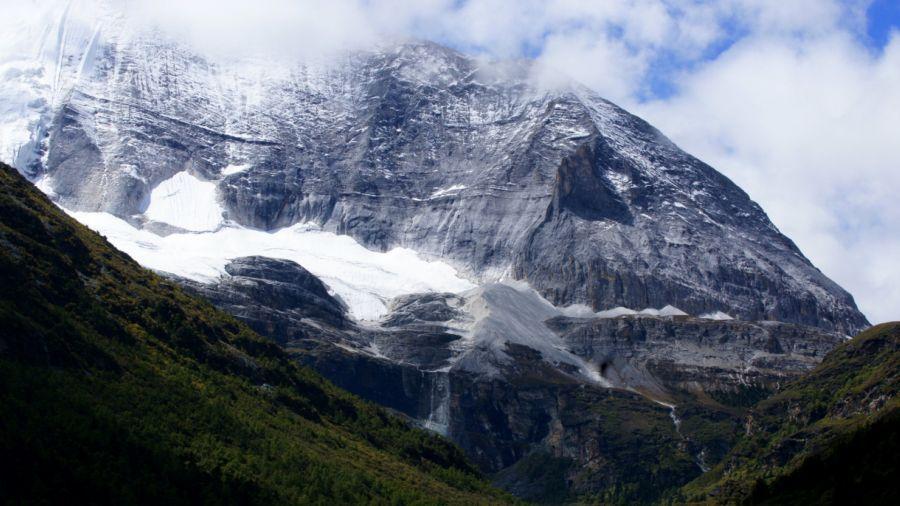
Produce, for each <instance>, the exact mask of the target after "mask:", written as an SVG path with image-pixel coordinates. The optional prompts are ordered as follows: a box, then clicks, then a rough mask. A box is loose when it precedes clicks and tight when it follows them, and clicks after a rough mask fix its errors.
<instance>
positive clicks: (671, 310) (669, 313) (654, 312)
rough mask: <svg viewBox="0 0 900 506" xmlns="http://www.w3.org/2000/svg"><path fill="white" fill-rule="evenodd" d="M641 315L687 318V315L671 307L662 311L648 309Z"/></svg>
mask: <svg viewBox="0 0 900 506" xmlns="http://www.w3.org/2000/svg"><path fill="white" fill-rule="evenodd" d="M639 314H642V315H644V316H687V313H685V312H684V311H682V310H680V309H678V308H677V307H675V306H671V305H669V306H666V307H664V308H662V309H653V308H647V309H644V310H643V311H641V312H640V313H639Z"/></svg>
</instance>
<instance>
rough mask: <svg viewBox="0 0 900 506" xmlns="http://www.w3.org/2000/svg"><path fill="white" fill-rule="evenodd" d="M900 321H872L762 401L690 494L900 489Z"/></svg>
mask: <svg viewBox="0 0 900 506" xmlns="http://www.w3.org/2000/svg"><path fill="white" fill-rule="evenodd" d="M898 390H900V323H887V324H883V325H878V326H875V327H872V328H871V329H869V330H867V331H865V332H863V333H861V334H860V335H859V336H857V337H855V338H854V339H853V340H852V341H849V342H847V343H844V344H842V345H841V346H839V347H838V348H836V349H835V350H834V351H833V352H831V353H830V354H829V355H828V356H827V357H826V358H825V360H824V361H823V362H822V364H820V365H819V366H818V367H817V368H816V369H815V370H814V371H812V372H811V373H810V374H809V375H807V376H804V377H803V378H801V379H799V380H797V381H795V382H793V383H792V384H789V385H787V386H786V387H785V388H784V389H782V390H781V391H780V392H779V393H778V394H776V395H774V396H772V397H770V398H768V399H765V400H763V401H761V402H760V403H759V404H757V405H756V406H755V407H754V409H753V410H752V411H751V415H750V418H748V423H747V427H746V430H747V436H746V437H744V438H743V439H742V440H741V442H740V443H739V444H738V445H737V446H736V447H735V448H734V450H733V451H732V452H731V453H730V454H729V456H728V457H726V458H725V459H724V461H723V462H722V463H720V464H719V465H718V466H716V468H714V469H713V470H712V471H711V472H710V473H708V474H706V475H704V476H702V477H700V478H698V479H697V480H695V481H694V482H692V483H691V484H689V485H688V486H686V487H685V489H684V493H685V498H686V499H689V500H696V501H709V502H721V503H729V504H733V503H761V504H828V503H847V504H850V503H858V504H887V503H890V502H891V501H893V500H895V499H896V497H898V495H900V483H898V482H897V480H896V475H897V471H898V460H897V455H900V409H898V408H900V400H898V398H897V393H898Z"/></svg>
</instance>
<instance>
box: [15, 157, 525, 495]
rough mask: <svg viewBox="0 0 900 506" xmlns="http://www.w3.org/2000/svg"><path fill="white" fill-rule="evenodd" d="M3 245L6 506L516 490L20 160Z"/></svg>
mask: <svg viewBox="0 0 900 506" xmlns="http://www.w3.org/2000/svg"><path fill="white" fill-rule="evenodd" d="M0 244H2V246H3V247H2V248H0V282H2V286H3V287H4V288H3V290H2V291H0V404H2V406H3V413H4V414H3V416H0V451H2V453H3V455H4V459H3V464H2V472H0V502H2V503H4V504H17V503H30V504H35V503H91V504H106V503H109V504H123V503H147V504H159V503H167V504H174V503H179V504H180V503H185V504H187V503H197V502H203V503H216V504H251V503H252V504H272V503H276V504H297V503H311V502H315V503H335V502H337V503H352V502H391V503H396V504H407V503H416V504H426V503H437V502H440V503H442V504H445V503H457V504H476V503H481V504H496V503H502V502H505V501H508V500H510V498H509V497H507V496H505V495H503V494H502V493H500V492H498V491H496V490H494V489H491V488H490V487H488V486H487V485H486V484H485V483H484V482H483V481H481V480H480V478H479V477H478V475H477V473H476V472H475V471H474V469H473V468H472V467H471V465H470V464H468V463H467V462H466V460H465V459H464V457H463V455H462V454H461V453H460V451H459V450H458V449H457V448H454V447H453V446H452V445H450V444H448V443H447V442H445V441H444V440H443V439H441V438H439V437H437V436H434V435H430V434H428V433H426V432H424V431H421V430H416V429H413V428H411V427H409V426H408V424H407V423H406V422H404V421H401V420H400V419H399V418H397V417H395V416H393V415H389V414H388V413H387V412H385V411H384V410H383V409H380V408H377V407H375V406H373V405H371V404H369V403H365V402H362V401H360V400H359V399H357V398H355V397H353V396H351V395H349V394H347V393H346V392H344V391H341V390H339V389H337V388H335V387H334V386H333V385H331V384H329V383H328V382H327V381H325V380H323V379H322V378H321V377H320V376H318V375H316V374H315V373H312V372H311V371H309V370H307V369H303V368H301V367H298V366H297V365H296V364H295V362H294V361H292V360H290V358H289V357H288V356H287V355H286V354H285V353H284V352H283V351H281V349H280V348H279V347H278V346H276V345H275V344H273V343H271V342H270V341H267V340H265V339H262V338H260V337H259V336H258V335H256V334H255V333H253V332H252V331H250V330H249V329H248V328H247V327H246V326H245V325H243V324H241V323H239V322H237V321H236V320H234V319H233V318H232V317H230V316H227V315H226V314H224V313H222V312H220V311H218V310H216V309H214V308H212V307H211V306H210V305H209V304H208V303H205V302H203V301H201V300H199V299H195V298H191V297H189V296H187V295H185V294H184V292H182V291H181V290H180V289H179V288H178V287H177V286H176V285H174V284H172V283H170V282H167V281H165V280H163V279H161V278H160V277H159V276H156V275H154V274H152V273H150V272H149V271H146V270H145V269H143V268H141V267H140V266H139V265H138V264H136V263H135V262H134V261H132V260H131V259H130V258H128V256H127V255H124V254H123V253H121V252H119V251H117V250H115V249H114V248H113V247H112V246H110V244H109V243H108V242H106V241H105V240H104V239H103V238H102V237H100V236H99V235H97V234H96V233H94V232H91V231H90V230H88V229H86V228H85V227H83V226H82V225H80V224H78V223H77V222H76V221H75V220H73V219H72V218H70V217H68V216H66V215H65V214H63V213H62V212H61V211H60V210H59V209H58V208H57V207H56V206H54V205H53V204H52V203H51V202H50V201H49V200H47V198H46V197H45V196H44V195H43V194H41V193H40V192H39V191H37V190H36V189H35V188H34V187H33V186H32V185H31V184H29V183H28V182H27V181H25V179H24V178H22V177H21V176H19V175H18V174H17V173H16V172H15V170H14V169H12V168H10V167H8V166H6V165H2V166H0ZM438 498H439V499H438Z"/></svg>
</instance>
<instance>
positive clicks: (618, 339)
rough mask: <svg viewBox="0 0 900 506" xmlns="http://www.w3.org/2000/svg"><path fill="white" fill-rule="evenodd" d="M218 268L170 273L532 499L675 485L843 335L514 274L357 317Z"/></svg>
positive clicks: (314, 287)
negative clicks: (664, 307) (202, 274)
mask: <svg viewBox="0 0 900 506" xmlns="http://www.w3.org/2000/svg"><path fill="white" fill-rule="evenodd" d="M226 270H227V272H228V273H230V274H229V275H227V276H225V277H223V278H222V279H221V280H220V281H219V282H218V283H215V284H202V283H196V282H191V281H188V280H180V281H181V282H182V283H185V284H186V286H187V287H188V288H189V289H190V290H192V291H195V292H196V293H198V294H200V295H203V296H205V297H206V298H208V299H209V300H211V301H212V302H213V303H214V304H216V305H217V306H219V307H221V308H223V309H226V310H227V311H229V312H232V313H233V314H235V315H237V316H238V317H239V318H241V319H243V320H245V321H247V322H248V323H250V324H251V326H255V327H258V328H259V329H260V331H261V332H264V333H266V334H267V335H269V336H271V337H272V338H274V339H275V340H277V341H279V342H280V343H282V344H283V345H284V346H285V347H286V348H287V349H288V350H290V351H291V352H292V353H293V354H294V357H295V358H297V359H298V360H299V361H300V362H301V363H304V364H307V365H309V366H311V367H313V368H315V369H316V370H317V371H319V372H320V373H322V374H323V375H325V376H326V377H328V378H329V379H331V380H332V381H333V382H335V384H337V385H339V386H341V387H343V388H346V389H348V390H350V391H352V392H354V393H357V394H358V395H361V396H363V397H365V398H368V399H372V400H374V401H376V402H378V403H380V404H382V405H384V406H387V407H389V408H391V409H394V410H396V411H397V412H400V413H403V414H405V415H407V416H409V417H410V418H412V419H414V420H417V421H418V422H419V423H420V424H421V425H422V426H424V427H427V428H429V429H431V430H434V431H437V432H440V433H442V434H444V435H446V436H448V437H450V438H451V439H453V440H454V441H455V442H457V443H458V444H459V445H460V446H462V448H463V449H464V450H466V453H467V454H468V455H469V456H470V458H472V459H473V460H474V461H475V462H476V463H477V464H478V465H479V466H481V467H482V469H484V470H486V471H488V472H492V473H499V474H497V483H499V484H501V485H503V486H504V487H506V488H507V489H509V490H512V491H514V492H516V493H517V494H519V495H521V496H523V497H527V498H529V499H537V500H541V499H548V500H549V499H554V500H559V498H560V497H564V496H565V497H571V498H575V497H581V498H585V497H606V498H607V499H611V498H619V499H623V500H642V499H652V498H655V497H658V494H659V493H661V492H662V491H665V490H668V489H674V488H675V487H678V486H680V485H683V484H684V483H686V482H687V481H689V480H690V479H692V478H694V477H696V476H698V475H699V474H700V473H701V472H702V471H704V470H706V469H708V468H709V466H710V465H713V464H715V463H716V462H718V460H719V459H720V458H722V456H723V455H724V454H725V453H727V451H728V450H729V449H730V448H731V446H732V445H733V443H734V441H735V440H736V439H737V436H738V434H739V433H740V432H741V430H742V428H741V423H742V420H741V415H742V413H743V412H744V410H745V409H746V408H747V407H748V406H749V405H751V404H752V403H753V402H755V401H756V400H758V399H759V398H762V397H764V396H765V395H768V394H769V393H771V392H773V391H775V390H777V388H778V387H779V386H780V385H781V384H782V383H784V382H786V381H789V380H791V379H794V378H796V377H797V376H798V375H799V374H801V373H803V372H805V371H807V370H809V369H811V368H812V367H814V366H815V365H816V364H817V363H818V362H819V361H820V360H821V358H822V357H823V356H824V355H825V353H827V352H828V351H829V350H830V349H831V348H832V347H834V346H835V345H836V344H837V343H839V342H840V341H841V340H842V338H840V337H838V336H835V335H833V334H830V333H827V332H823V331H821V330H818V329H815V328H812V327H805V326H800V325H795V324H785V323H778V322H741V321H717V320H709V319H698V318H693V317H688V316H648V315H624V316H615V317H612V316H608V315H606V316H599V315H594V316H593V317H572V316H565V315H563V314H562V313H561V312H560V310H558V309H555V308H554V307H553V306H552V305H550V304H549V303H548V302H547V301H545V300H543V299H541V298H540V296H539V295H538V294H537V293H536V292H535V291H533V290H531V289H529V288H527V287H525V286H523V285H521V284H519V285H508V284H497V285H486V286H483V287H479V288H476V289H472V290H469V291H467V292H463V293H461V294H451V293H427V294H417V295H416V294H414V295H407V296H403V297H399V298H397V299H395V300H394V301H393V303H392V305H391V311H390V312H389V313H388V314H387V315H386V316H385V317H384V318H382V319H381V320H380V321H379V322H377V323H375V322H369V323H367V324H365V325H359V324H357V323H355V322H353V321H351V320H349V319H348V318H342V317H340V315H341V314H342V313H341V311H342V306H341V305H340V303H339V301H337V300H335V299H333V298H331V297H330V296H329V295H328V294H327V293H326V292H323V291H322V290H321V288H322V285H321V283H318V282H317V280H316V279H315V277H313V276H311V275H310V274H309V273H308V272H307V271H306V270H305V269H303V268H302V267H300V266H299V265H297V264H294V263H293V262H289V261H283V260H272V259H266V258H262V257H251V258H239V259H236V260H234V261H233V262H232V263H231V264H229V265H228V266H226ZM263 287H264V288H263ZM301 287H311V289H308V291H309V292H312V293H311V294H307V293H305V292H303V291H302V290H301ZM298 291H300V292H301V293H302V295H297V294H298ZM254 308H259V309H254ZM523 310H524V312H523ZM260 311H262V312H263V314H264V317H262V318H261V317H260ZM514 322H515V323H514ZM651 463H653V464H651ZM623 490H625V491H627V492H621V491H623ZM640 490H643V492H639V491H640ZM648 491H653V492H652V493H650V492H648ZM620 493H621V494H622V495H616V494H620ZM646 494H650V495H646ZM654 494H657V495H654Z"/></svg>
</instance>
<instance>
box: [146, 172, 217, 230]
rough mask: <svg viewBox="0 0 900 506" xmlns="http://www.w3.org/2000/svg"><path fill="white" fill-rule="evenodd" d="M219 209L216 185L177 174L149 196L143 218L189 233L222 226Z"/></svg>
mask: <svg viewBox="0 0 900 506" xmlns="http://www.w3.org/2000/svg"><path fill="white" fill-rule="evenodd" d="M223 211H224V210H223V209H222V206H221V205H219V202H218V200H217V199H216V185H215V183H211V182H209V181H201V180H200V179H198V178H196V177H194V176H192V175H191V174H188V173H187V172H186V171H184V172H179V173H178V174H175V175H174V176H172V177H170V178H169V179H166V180H165V181H163V182H161V183H159V185H157V186H156V188H154V189H153V190H152V191H151V192H150V204H149V205H148V206H147V209H146V210H145V211H144V216H146V217H147V218H148V219H150V220H153V221H158V222H162V223H167V224H169V225H172V226H174V227H178V228H182V229H184V230H189V231H191V232H207V231H211V230H216V229H217V228H219V227H220V226H221V225H222V221H223V220H222V212H223Z"/></svg>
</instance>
